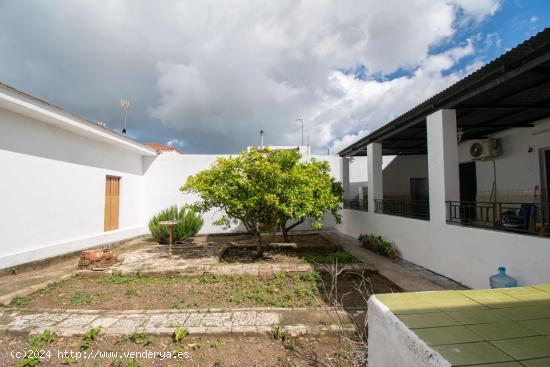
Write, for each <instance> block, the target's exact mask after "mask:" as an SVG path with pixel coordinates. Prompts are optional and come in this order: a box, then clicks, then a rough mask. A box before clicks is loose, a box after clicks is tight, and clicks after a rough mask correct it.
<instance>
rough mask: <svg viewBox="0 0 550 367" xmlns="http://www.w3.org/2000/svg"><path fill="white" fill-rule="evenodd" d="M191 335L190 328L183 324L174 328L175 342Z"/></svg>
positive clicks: (173, 337)
mask: <svg viewBox="0 0 550 367" xmlns="http://www.w3.org/2000/svg"><path fill="white" fill-rule="evenodd" d="M188 335H189V330H188V329H187V328H186V327H183V326H181V325H179V326H177V327H176V329H175V330H174V333H173V334H172V339H173V340H174V342H176V343H179V342H180V341H182V340H183V338H185V337H186V336H188Z"/></svg>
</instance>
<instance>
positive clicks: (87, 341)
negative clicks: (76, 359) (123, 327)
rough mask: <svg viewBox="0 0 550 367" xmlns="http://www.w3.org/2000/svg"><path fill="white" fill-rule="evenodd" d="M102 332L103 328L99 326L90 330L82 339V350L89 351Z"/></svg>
mask: <svg viewBox="0 0 550 367" xmlns="http://www.w3.org/2000/svg"><path fill="white" fill-rule="evenodd" d="M100 332H101V326H97V327H94V328H91V329H90V330H88V331H87V332H86V333H85V334H84V336H83V337H82V341H81V342H80V350H87V349H89V348H90V347H91V345H92V342H93V341H94V340H95V338H96V337H97V336H98V335H99V333H100Z"/></svg>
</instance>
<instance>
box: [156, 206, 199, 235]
mask: <svg viewBox="0 0 550 367" xmlns="http://www.w3.org/2000/svg"><path fill="white" fill-rule="evenodd" d="M174 219H175V220H181V221H182V223H179V224H176V225H175V226H174V238H173V241H174V242H175V241H183V240H184V239H186V238H188V237H191V236H194V235H196V234H197V232H198V231H199V230H200V229H201V227H202V224H203V220H202V218H201V216H200V215H198V214H196V213H195V212H194V211H192V210H190V209H187V208H185V207H183V208H180V209H178V207H177V206H176V205H174V206H171V207H169V208H167V209H164V210H162V211H161V212H160V213H158V214H157V215H155V216H154V217H153V218H151V220H150V221H149V231H150V232H151V234H152V235H153V237H154V238H155V240H157V241H158V242H159V243H168V239H169V236H170V232H169V230H168V226H165V225H162V224H159V222H161V221H164V220H174Z"/></svg>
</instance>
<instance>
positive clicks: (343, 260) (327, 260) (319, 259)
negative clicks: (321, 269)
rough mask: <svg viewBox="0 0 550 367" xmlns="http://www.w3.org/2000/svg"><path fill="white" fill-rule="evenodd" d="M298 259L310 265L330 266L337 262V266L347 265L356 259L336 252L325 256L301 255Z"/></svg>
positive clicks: (340, 251) (342, 252)
mask: <svg viewBox="0 0 550 367" xmlns="http://www.w3.org/2000/svg"><path fill="white" fill-rule="evenodd" d="M300 257H301V258H302V259H303V260H305V261H307V262H310V263H318V264H332V263H334V262H335V261H336V260H338V263H339V264H349V263H351V262H354V261H356V259H355V258H354V257H353V256H351V255H350V254H348V253H347V252H345V251H342V250H338V251H334V252H329V253H326V254H303V255H300Z"/></svg>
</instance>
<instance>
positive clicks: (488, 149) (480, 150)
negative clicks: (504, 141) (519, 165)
mask: <svg viewBox="0 0 550 367" xmlns="http://www.w3.org/2000/svg"><path fill="white" fill-rule="evenodd" d="M498 153H499V151H498V146H497V140H496V139H485V140H477V141H474V142H473V143H472V144H471V145H470V157H472V158H473V159H492V158H496V157H497V156H498Z"/></svg>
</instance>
